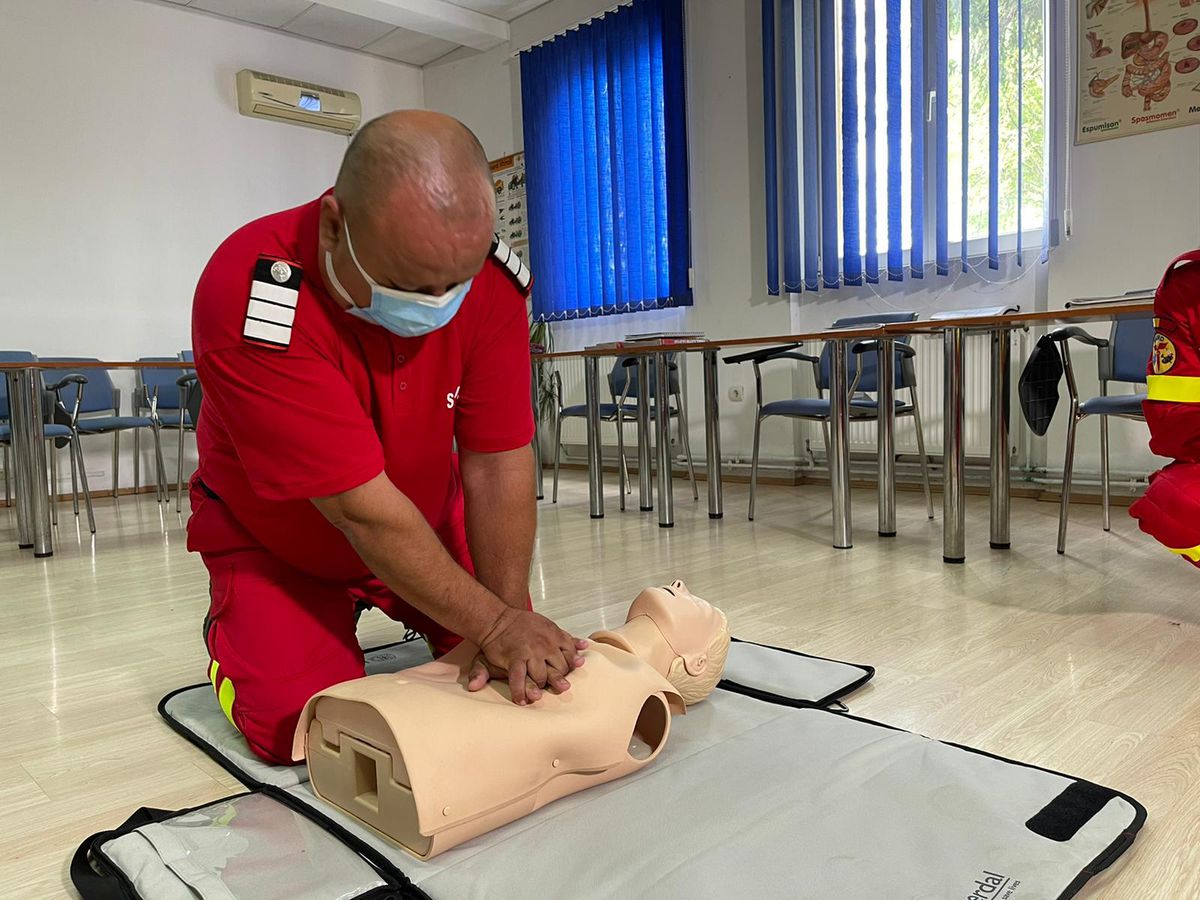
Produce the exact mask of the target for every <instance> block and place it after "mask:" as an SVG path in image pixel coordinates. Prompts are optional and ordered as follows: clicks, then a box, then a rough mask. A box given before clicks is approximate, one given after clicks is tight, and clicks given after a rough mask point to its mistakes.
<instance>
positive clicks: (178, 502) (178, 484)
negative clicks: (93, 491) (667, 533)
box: [175, 411, 542, 513]
mask: <svg viewBox="0 0 1200 900" xmlns="http://www.w3.org/2000/svg"><path fill="white" fill-rule="evenodd" d="M535 427H536V426H535ZM535 434H536V432H535ZM534 447H535V450H534V456H535V458H534V460H533V464H534V465H535V466H537V473H536V474H537V482H538V499H539V500H540V499H542V498H541V493H542V442H541V441H535V443H534ZM175 512H177V513H178V512H183V412H182V411H180V413H179V449H178V455H177V456H176V457H175Z"/></svg>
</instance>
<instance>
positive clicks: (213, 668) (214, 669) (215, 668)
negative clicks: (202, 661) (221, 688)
mask: <svg viewBox="0 0 1200 900" xmlns="http://www.w3.org/2000/svg"><path fill="white" fill-rule="evenodd" d="M219 671H221V664H220V663H219V662H217V661H216V660H215V659H214V660H213V661H212V665H210V666H209V667H208V680H209V681H211V682H212V686H213V690H214V691H215V690H216V689H217V673H218V672H219Z"/></svg>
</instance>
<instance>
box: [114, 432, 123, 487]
mask: <svg viewBox="0 0 1200 900" xmlns="http://www.w3.org/2000/svg"><path fill="white" fill-rule="evenodd" d="M120 476H121V432H119V431H114V432H113V451H112V495H113V499H114V500H116V499H117V486H118V485H119V484H120V483H121V477H120Z"/></svg>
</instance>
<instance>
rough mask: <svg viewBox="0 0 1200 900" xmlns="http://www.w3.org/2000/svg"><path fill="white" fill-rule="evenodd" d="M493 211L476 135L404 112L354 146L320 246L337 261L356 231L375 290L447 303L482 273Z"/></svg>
mask: <svg viewBox="0 0 1200 900" xmlns="http://www.w3.org/2000/svg"><path fill="white" fill-rule="evenodd" d="M495 204H496V200H495V193H494V191H493V188H492V181H491V175H490V173H489V171H488V163H487V156H486V155H485V153H484V151H483V147H482V146H481V145H480V143H479V140H478V139H477V138H476V137H475V135H474V134H472V133H471V131H470V129H468V128H467V127H466V126H465V125H463V124H462V123H461V122H459V121H458V120H457V119H454V118H452V117H450V116H446V115H443V114H441V113H435V112H429V111H427V110H398V111H396V112H392V113H388V114H387V115H384V116H380V117H379V118H377V119H374V120H372V121H371V122H368V123H367V124H366V125H364V126H363V127H362V128H361V129H360V130H359V132H358V133H357V134H356V135H355V137H354V139H353V141H351V143H350V146H349V148H348V149H347V150H346V155H345V157H344V158H343V160H342V166H341V169H340V171H339V172H338V177H337V182H336V184H335V185H334V191H333V197H332V198H326V204H324V206H323V210H322V224H321V241H322V245H323V246H324V247H325V248H326V249H330V250H331V251H333V253H334V256H335V260H336V258H337V257H338V256H339V253H338V252H337V251H338V247H339V245H340V244H342V243H343V242H344V233H343V232H344V230H345V228H346V226H347V225H348V226H349V229H350V232H351V240H352V243H353V247H354V251H355V254H356V256H357V257H358V260H359V262H360V263H361V265H362V267H363V269H364V270H366V272H367V274H369V275H370V276H371V278H373V279H374V280H375V281H377V282H379V283H380V284H383V285H385V286H388V287H397V288H401V289H403V290H413V291H422V292H429V293H440V291H438V290H437V289H438V288H443V289H444V288H448V287H451V286H453V285H454V284H458V283H461V282H462V281H465V280H466V279H467V278H469V277H471V276H473V275H474V274H475V273H477V272H478V271H479V269H480V268H481V267H482V266H483V261H484V259H485V258H486V255H487V252H488V249H489V247H490V244H491V238H492V231H493V227H494V224H495V218H496V206H495ZM341 271H342V268H341V267H339V268H338V272H339V273H340V272H341ZM360 305H362V304H360Z"/></svg>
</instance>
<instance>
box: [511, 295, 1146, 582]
mask: <svg viewBox="0 0 1200 900" xmlns="http://www.w3.org/2000/svg"><path fill="white" fill-rule="evenodd" d="M1152 310H1153V301H1152V300H1137V301H1118V302H1113V303H1106V304H1102V305H1094V306H1079V307H1074V308H1070V309H1056V310H1043V311H1039V312H1030V313H1019V312H1010V311H1006V310H1004V309H985V310H968V311H962V312H951V313H941V314H937V315H936V316H935V317H934V318H932V319H925V320H920V321H915V322H904V323H897V324H890V325H886V326H884V325H880V326H876V327H862V328H854V329H830V330H824V331H812V332H803V333H798V334H779V335H767V336H758V337H744V338H727V339H714V340H707V341H699V342H681V343H671V344H625V345H623V346H618V347H612V346H609V347H605V346H598V347H589V348H585V349H583V350H570V351H563V352H557V353H543V354H536V355H535V356H534V359H535V360H539V359H544V360H553V359H564V358H582V359H583V360H584V376H585V377H584V383H585V390H586V393H587V407H588V415H587V440H588V487H589V508H590V512H591V515H592V517H593V518H597V519H599V518H603V517H604V492H603V474H602V470H601V444H600V401H599V397H600V383H599V360H600V359H601V358H604V357H615V356H632V357H636V358H637V366H638V378H639V383H640V384H647V383H648V378H649V366H650V365H651V364H653V365H654V366H655V372H656V379H655V381H656V384H655V389H656V397H655V404H656V405H657V408H658V409H667V408H668V407H667V397H666V394H667V374H666V373H667V356H668V354H671V353H700V354H702V356H703V358H704V424H705V437H706V446H707V451H706V456H707V472H708V513H709V516H710V518H714V519H719V518H721V517H722V515H723V508H722V489H721V459H720V456H721V447H720V431H719V422H720V411H719V399H720V398H719V392H718V384H719V381H718V372H717V353H718V352H719V351H721V350H727V349H730V348H734V347H753V346H769V345H773V344H800V343H804V342H806V341H829V342H831V350H832V358H831V365H830V407H831V408H830V417H831V429H830V458H829V478H830V485H831V490H832V493H833V546H834V547H838V548H850V547H851V546H853V540H852V521H851V509H850V479H849V471H850V447H849V440H848V431H849V422H850V404H849V396H848V384H847V380H848V379H847V366H846V361H847V358H848V353H849V348H850V345H851V344H853V343H855V342H859V341H874V342H876V346H877V351H876V352H877V353H878V354H879V377H878V383H879V398H878V400H879V403H878V407H879V411H880V415H879V417H878V434H877V440H878V445H879V525H878V528H879V533H880V534H881V535H891V534H895V532H896V524H895V516H896V494H895V455H894V446H895V444H894V435H895V403H894V391H895V379H894V376H893V374H892V373H893V371H894V369H893V366H894V362H895V356H894V353H893V346H894V343H895V341H896V340H897V339H899V338H902V337H907V336H911V335H914V334H928V335H933V334H941V335H942V340H943V351H944V358H945V363H944V364H945V376H946V377H945V384H944V409H945V423H946V425H945V439H944V441H943V445H944V449H943V479H944V494H943V513H944V522H943V549H942V557H943V560H944V561H945V562H948V563H961V562H963V561H964V560H965V559H966V552H965V547H964V544H965V534H964V530H965V507H964V505H963V497H964V494H965V453H964V446H963V440H962V436H963V420H964V400H963V398H964V370H963V339H964V337H965V336H966V335H967V334H968V333H977V332H983V333H987V334H990V335H991V336H992V359H991V366H992V385H993V387H992V396H991V449H990V469H991V485H992V491H991V499H990V503H991V530H990V542H991V546H992V547H993V548H994V549H1007V548H1008V547H1009V546H1011V538H1010V534H1009V510H1010V508H1011V494H1010V473H1009V459H1008V433H1009V410H1010V406H1011V383H1012V373H1011V368H1012V361H1011V354H1010V349H1009V345H1010V338H1011V334H1012V332H1013V330H1015V329H1024V328H1028V327H1031V326H1034V325H1039V324H1051V323H1058V322H1074V323H1081V322H1098V321H1110V320H1113V319H1117V318H1122V317H1126V316H1145V315H1149V314H1150V313H1151V312H1152ZM638 394H639V396H638V410H637V415H638V425H639V431H640V433H641V434H642V435H645V434H648V433H649V404H648V403H647V401H646V398H645V392H644V391H639V392H638ZM656 418H657V421H656V422H655V425H656V429H657V431H658V435H657V445H658V479H657V480H658V484H657V487H658V512H659V525H660V526H661V527H663V528H670V527H672V525H673V524H674V512H673V498H672V491H671V466H670V455H669V441H668V438H667V425H668V424H669V423H668V421H667V417H665V416H658V417H656ZM638 444H639V448H638V449H639V459H638V481H639V497H640V506H641V509H643V510H651V509H653V498H652V496H651V494H652V491H651V484H650V452H649V442H648V441H645V440H639V442H638Z"/></svg>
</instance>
